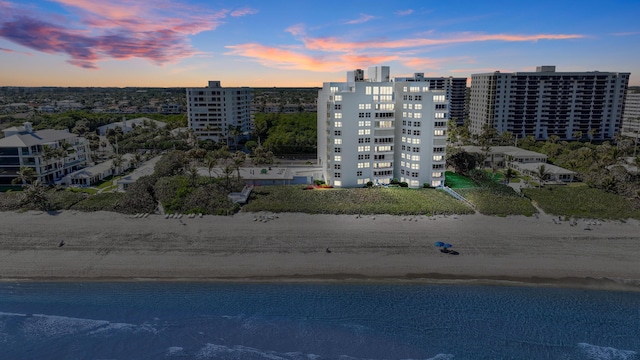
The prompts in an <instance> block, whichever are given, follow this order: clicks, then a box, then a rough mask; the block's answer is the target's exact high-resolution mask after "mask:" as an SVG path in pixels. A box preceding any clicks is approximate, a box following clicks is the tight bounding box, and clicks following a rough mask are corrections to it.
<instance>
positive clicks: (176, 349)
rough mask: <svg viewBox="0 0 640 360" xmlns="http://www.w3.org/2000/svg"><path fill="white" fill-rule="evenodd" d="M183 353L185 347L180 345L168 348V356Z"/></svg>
mask: <svg viewBox="0 0 640 360" xmlns="http://www.w3.org/2000/svg"><path fill="white" fill-rule="evenodd" d="M183 353H184V348H181V347H180V346H172V347H170V348H168V349H167V356H172V355H182V354H183Z"/></svg>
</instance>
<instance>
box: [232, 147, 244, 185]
mask: <svg viewBox="0 0 640 360" xmlns="http://www.w3.org/2000/svg"><path fill="white" fill-rule="evenodd" d="M245 160H247V155H245V153H243V152H241V151H238V152H236V153H235V155H234V156H233V166H234V167H235V169H236V171H237V172H238V181H240V166H241V165H242V164H244V162H245Z"/></svg>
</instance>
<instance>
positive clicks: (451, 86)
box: [394, 73, 467, 125]
mask: <svg viewBox="0 0 640 360" xmlns="http://www.w3.org/2000/svg"><path fill="white" fill-rule="evenodd" d="M394 81H395V82H403V81H408V82H413V81H415V82H421V83H427V86H429V89H431V90H444V91H445V95H446V97H447V100H448V101H449V119H453V120H455V121H456V123H457V124H458V125H463V124H464V120H465V119H466V118H467V113H466V103H465V102H466V97H467V78H466V77H463V78H462V77H424V73H415V74H413V77H403V78H400V77H396V78H394Z"/></svg>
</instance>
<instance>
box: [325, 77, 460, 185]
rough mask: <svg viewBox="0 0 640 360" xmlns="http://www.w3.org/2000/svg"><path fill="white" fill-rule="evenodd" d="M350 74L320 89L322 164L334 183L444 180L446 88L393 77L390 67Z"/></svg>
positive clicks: (417, 182)
mask: <svg viewBox="0 0 640 360" xmlns="http://www.w3.org/2000/svg"><path fill="white" fill-rule="evenodd" d="M368 75H369V78H368V79H364V76H363V72H362V70H356V71H350V72H348V73H347V81H346V82H327V83H324V85H323V87H322V89H321V90H320V91H319V92H318V163H319V165H321V166H322V169H323V176H324V179H325V181H326V182H327V183H328V184H330V185H332V186H335V187H361V186H364V185H366V184H367V183H368V182H369V181H371V182H372V183H374V184H388V183H390V182H391V180H392V179H394V178H396V179H398V180H399V181H400V182H406V183H407V184H408V185H409V187H413V188H417V187H421V186H423V185H424V184H427V185H429V186H442V185H443V184H444V171H445V148H446V129H447V119H448V112H449V111H448V103H447V100H446V96H445V91H444V90H432V89H430V88H429V86H428V84H423V83H417V82H408V81H391V79H390V77H389V67H387V66H382V67H373V68H369V71H368Z"/></svg>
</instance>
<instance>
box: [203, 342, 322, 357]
mask: <svg viewBox="0 0 640 360" xmlns="http://www.w3.org/2000/svg"><path fill="white" fill-rule="evenodd" d="M239 357H240V358H242V359H269V360H302V359H310V360H315V359H320V358H321V356H319V355H315V354H303V353H301V352H287V353H278V352H275V351H267V350H260V349H255V348H252V347H248V346H240V345H236V346H232V347H229V346H224V345H218V344H211V343H209V344H207V345H205V346H204V347H203V348H202V349H200V350H199V351H198V353H197V354H196V357H195V358H196V359H226V358H230V359H237V358H239Z"/></svg>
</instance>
